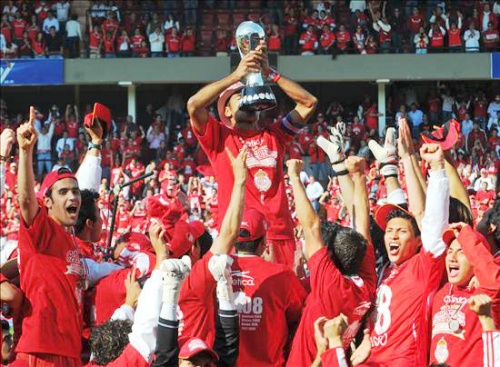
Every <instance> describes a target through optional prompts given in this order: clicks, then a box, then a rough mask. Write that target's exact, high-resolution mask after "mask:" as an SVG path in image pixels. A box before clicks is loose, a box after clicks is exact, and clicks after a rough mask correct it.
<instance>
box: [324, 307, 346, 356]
mask: <svg viewBox="0 0 500 367" xmlns="http://www.w3.org/2000/svg"><path fill="white" fill-rule="evenodd" d="M346 329H347V317H346V316H345V315H343V314H340V315H339V316H337V317H334V318H333V319H331V320H328V321H327V322H325V326H324V330H325V336H326V338H327V339H328V345H329V346H330V348H336V347H342V335H344V331H345V330H346Z"/></svg>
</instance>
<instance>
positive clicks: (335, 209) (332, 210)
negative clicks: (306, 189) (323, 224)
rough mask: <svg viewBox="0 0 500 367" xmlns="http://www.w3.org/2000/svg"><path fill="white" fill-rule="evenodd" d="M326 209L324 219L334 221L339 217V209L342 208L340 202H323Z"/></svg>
mask: <svg viewBox="0 0 500 367" xmlns="http://www.w3.org/2000/svg"><path fill="white" fill-rule="evenodd" d="M324 207H325V210H326V220H327V221H328V222H332V223H335V222H337V221H338V219H339V214H340V210H341V209H342V204H331V203H330V204H325V206H324Z"/></svg>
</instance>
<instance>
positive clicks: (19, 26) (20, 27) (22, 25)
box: [12, 19, 27, 39]
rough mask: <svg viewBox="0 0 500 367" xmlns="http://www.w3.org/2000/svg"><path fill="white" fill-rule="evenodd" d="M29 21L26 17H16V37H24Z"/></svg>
mask: <svg viewBox="0 0 500 367" xmlns="http://www.w3.org/2000/svg"><path fill="white" fill-rule="evenodd" d="M26 27H27V23H26V21H25V20H24V19H14V20H13V21H12V30H13V33H14V38H16V39H23V33H24V31H25V30H26Z"/></svg>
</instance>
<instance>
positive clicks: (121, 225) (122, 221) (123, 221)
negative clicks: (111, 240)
mask: <svg viewBox="0 0 500 367" xmlns="http://www.w3.org/2000/svg"><path fill="white" fill-rule="evenodd" d="M131 225H132V220H131V218H130V214H129V213H127V212H124V213H120V212H118V214H117V216H116V230H119V229H127V228H129V227H130V226H131Z"/></svg>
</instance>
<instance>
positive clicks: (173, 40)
mask: <svg viewBox="0 0 500 367" xmlns="http://www.w3.org/2000/svg"><path fill="white" fill-rule="evenodd" d="M165 41H166V44H167V50H168V52H173V53H177V52H179V50H180V45H181V38H180V37H179V36H173V35H171V34H169V35H166V36H165Z"/></svg>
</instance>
